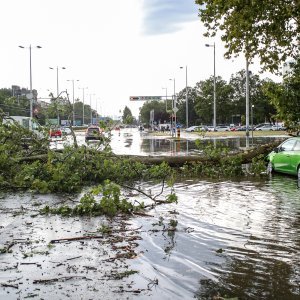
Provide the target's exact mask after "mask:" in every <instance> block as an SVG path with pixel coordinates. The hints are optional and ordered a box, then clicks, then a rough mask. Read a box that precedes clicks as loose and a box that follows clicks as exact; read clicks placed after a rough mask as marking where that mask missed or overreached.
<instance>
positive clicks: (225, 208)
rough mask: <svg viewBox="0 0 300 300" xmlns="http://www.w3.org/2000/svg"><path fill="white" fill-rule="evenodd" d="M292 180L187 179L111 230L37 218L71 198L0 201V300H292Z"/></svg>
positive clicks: (295, 262)
mask: <svg viewBox="0 0 300 300" xmlns="http://www.w3.org/2000/svg"><path fill="white" fill-rule="evenodd" d="M296 181H297V180H296V179H295V178H293V177H285V176H280V175H278V176H273V177H272V178H270V179H269V178H266V179H265V180H262V181H259V180H257V181H240V182H238V181H220V182H215V181H208V180H190V181H189V180H187V181H184V182H178V183H177V184H176V186H175V190H176V193H177V195H178V197H179V199H178V204H170V205H161V206H157V207H156V208H155V209H154V210H151V211H149V212H148V214H149V215H150V216H137V217H131V218H130V219H124V218H123V217H121V218H116V219H114V220H113V221H112V220H108V219H106V218H104V217H97V218H96V217H93V218H87V217H84V218H83V217H73V218H65V217H62V216H56V215H51V216H44V215H40V214H39V213H38V210H39V208H40V207H42V206H44V205H46V204H47V205H50V206H55V205H56V204H58V203H60V204H61V203H62V202H64V203H69V204H70V203H73V201H74V200H78V198H77V199H76V198H75V199H73V198H69V197H66V196H53V195H46V196H45V195H35V196H32V195H30V194H26V193H25V194H22V195H15V194H8V195H7V194H5V195H1V198H0V211H1V219H0V232H1V235H0V248H1V249H4V247H6V248H8V247H9V251H7V252H6V253H2V254H0V284H1V286H2V288H1V289H0V299H25V298H28V297H30V298H33V299H53V298H57V299H67V298H70V299H116V298H117V299H132V298H133V297H134V296H136V297H138V299H195V298H197V299H212V298H213V297H214V296H221V297H225V296H227V297H238V299H299V297H300V290H299V286H300V256H299V253H300V242H299V241H300V240H299V236H300V221H299V220H300V197H299V196H300V190H299V189H298V188H297V183H296ZM144 188H146V189H147V190H149V189H151V192H152V193H153V194H155V193H156V192H159V191H160V188H161V187H160V186H158V185H155V184H151V183H148V184H145V185H144ZM138 200H139V201H144V200H145V199H143V197H141V196H139V197H138ZM103 224H106V225H108V226H111V227H112V228H114V234H113V235H109V236H101V235H102V233H100V232H99V228H100V227H101V226H103ZM87 235H90V236H92V238H83V237H84V236H87ZM76 237H77V238H78V237H82V239H80V238H79V239H77V240H72V238H76ZM60 239H65V240H64V241H61V240H60ZM53 240H56V241H57V242H55V243H51V241H53Z"/></svg>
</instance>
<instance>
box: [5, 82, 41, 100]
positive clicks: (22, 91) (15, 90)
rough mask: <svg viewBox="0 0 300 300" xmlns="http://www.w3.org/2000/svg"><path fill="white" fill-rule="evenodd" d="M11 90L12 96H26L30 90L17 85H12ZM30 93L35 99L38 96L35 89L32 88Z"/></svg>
mask: <svg viewBox="0 0 300 300" xmlns="http://www.w3.org/2000/svg"><path fill="white" fill-rule="evenodd" d="M11 91H12V96H13V97H20V96H26V95H28V94H30V90H28V89H26V88H21V87H19V86H18V85H12V86H11ZM32 95H33V99H34V100H37V96H38V93H37V90H32Z"/></svg>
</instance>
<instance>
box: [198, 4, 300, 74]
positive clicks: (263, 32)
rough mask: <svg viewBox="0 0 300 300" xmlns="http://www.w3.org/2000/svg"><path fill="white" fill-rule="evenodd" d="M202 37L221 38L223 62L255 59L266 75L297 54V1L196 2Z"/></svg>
mask: <svg viewBox="0 0 300 300" xmlns="http://www.w3.org/2000/svg"><path fill="white" fill-rule="evenodd" d="M195 2H196V4H198V5H199V16H200V19H201V21H202V22H203V23H204V26H205V27H206V29H207V32H206V34H205V36H208V37H214V36H215V35H216V33H217V32H218V33H220V32H221V34H222V36H221V39H222V41H223V42H225V48H226V49H227V51H226V53H225V57H226V58H230V57H231V56H235V55H239V54H240V53H245V54H246V56H247V57H248V59H252V58H254V57H256V56H258V57H259V58H260V62H261V64H262V65H263V66H264V68H265V69H269V70H270V71H273V70H278V67H279V66H280V62H284V61H285V60H286V59H287V58H288V57H296V56H297V54H298V53H299V43H298V42H299V27H298V26H299V2H298V0H290V1H279V0H251V1H236V0H218V1H216V0H196V1H195Z"/></svg>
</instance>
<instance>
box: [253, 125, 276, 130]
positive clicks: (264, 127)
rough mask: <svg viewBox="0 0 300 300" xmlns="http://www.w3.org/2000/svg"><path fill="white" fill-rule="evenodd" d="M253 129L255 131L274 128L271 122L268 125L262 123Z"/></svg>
mask: <svg viewBox="0 0 300 300" xmlns="http://www.w3.org/2000/svg"><path fill="white" fill-rule="evenodd" d="M255 130H256V131H268V130H274V128H273V125H272V124H268V125H262V126H260V127H256V128H255Z"/></svg>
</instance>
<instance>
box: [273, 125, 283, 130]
mask: <svg viewBox="0 0 300 300" xmlns="http://www.w3.org/2000/svg"><path fill="white" fill-rule="evenodd" d="M272 130H280V131H283V130H286V128H285V127H284V126H282V125H273V126H272Z"/></svg>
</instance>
